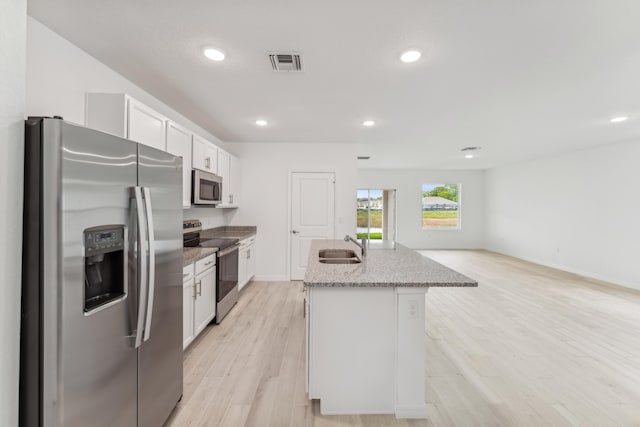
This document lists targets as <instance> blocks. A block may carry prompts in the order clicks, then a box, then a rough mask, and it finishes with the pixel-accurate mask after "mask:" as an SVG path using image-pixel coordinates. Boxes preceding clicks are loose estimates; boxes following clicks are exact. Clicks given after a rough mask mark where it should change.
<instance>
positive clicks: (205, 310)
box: [182, 254, 216, 348]
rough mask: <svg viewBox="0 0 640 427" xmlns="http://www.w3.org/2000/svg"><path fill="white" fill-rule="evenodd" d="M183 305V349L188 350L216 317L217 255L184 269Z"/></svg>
mask: <svg viewBox="0 0 640 427" xmlns="http://www.w3.org/2000/svg"><path fill="white" fill-rule="evenodd" d="M182 304H183V311H182V316H183V318H182V322H183V323H182V338H183V342H182V347H183V348H187V346H188V345H189V344H191V342H192V341H193V340H194V339H195V338H196V337H197V336H198V334H200V332H202V331H203V330H204V328H206V327H207V325H208V324H209V323H210V322H211V321H212V320H213V318H214V317H215V316H216V254H213V255H209V256H207V257H205V258H203V259H201V260H198V261H196V262H195V263H193V264H189V265H188V266H185V267H184V270H183V290H182Z"/></svg>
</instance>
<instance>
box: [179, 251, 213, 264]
mask: <svg viewBox="0 0 640 427" xmlns="http://www.w3.org/2000/svg"><path fill="white" fill-rule="evenodd" d="M216 252H218V248H201V247H195V248H183V249H182V266H183V267H185V266H187V265H189V264H191V263H193V262H196V261H198V260H200V259H202V258H204V257H206V256H209V255H211V254H215V253H216Z"/></svg>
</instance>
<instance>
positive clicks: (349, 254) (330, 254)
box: [318, 249, 357, 264]
mask: <svg viewBox="0 0 640 427" xmlns="http://www.w3.org/2000/svg"><path fill="white" fill-rule="evenodd" d="M318 256H319V257H320V258H356V257H357V255H356V253H355V252H354V251H352V250H351V249H321V250H320V251H319V252H318ZM321 262H322V261H321ZM336 264H340V263H336ZM342 264H347V263H342Z"/></svg>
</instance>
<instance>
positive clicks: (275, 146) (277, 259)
mask: <svg viewBox="0 0 640 427" xmlns="http://www.w3.org/2000/svg"><path fill="white" fill-rule="evenodd" d="M235 145H236V147H235V149H236V152H237V153H238V156H239V157H240V158H241V159H242V187H241V192H240V195H241V200H240V206H241V207H240V209H238V211H237V213H236V214H235V216H234V217H233V219H232V221H231V224H232V225H257V226H258V237H257V240H256V244H257V246H256V251H255V253H256V278H257V279H260V280H285V279H286V278H287V277H288V276H289V273H288V269H287V265H288V263H287V256H286V255H287V250H288V244H289V227H288V209H289V193H288V186H289V171H313V172H319V171H334V172H336V205H335V209H336V235H337V236H343V235H345V234H347V233H351V234H353V232H354V230H355V227H356V215H355V212H356V187H357V185H356V184H357V164H356V162H357V160H356V156H357V154H356V148H355V144H332V143H313V144H298V143H238V144H235Z"/></svg>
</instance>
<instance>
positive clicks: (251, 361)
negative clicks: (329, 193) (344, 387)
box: [167, 251, 640, 427]
mask: <svg viewBox="0 0 640 427" xmlns="http://www.w3.org/2000/svg"><path fill="white" fill-rule="evenodd" d="M424 253H425V254H427V255H428V256H430V257H431V258H433V259H435V260H436V261H439V262H441V263H443V264H445V265H448V266H450V267H452V268H454V269H456V270H458V271H460V272H462V273H464V274H467V275H469V276H470V277H473V278H475V279H477V280H478V281H479V282H480V287H479V288H466V289H459V288H432V289H430V290H429V292H428V293H427V320H426V343H427V357H428V359H427V360H428V363H427V368H426V369H427V384H426V387H427V400H428V411H429V419H428V420H396V419H395V418H394V417H393V416H321V415H320V414H319V411H318V407H317V402H313V403H312V402H310V401H308V400H307V398H306V394H305V392H304V319H303V317H302V315H303V297H304V294H303V293H302V286H301V284H300V282H254V283H251V284H250V285H249V286H248V287H247V288H245V289H244V290H243V291H242V293H241V298H240V302H239V303H238V305H237V306H236V307H235V308H234V309H233V310H232V312H231V313H230V314H229V317H227V318H226V319H225V321H224V322H223V323H222V324H221V325H218V326H210V327H208V328H207V329H206V330H205V331H204V332H203V334H202V335H201V336H200V337H199V338H198V339H197V340H196V341H195V342H194V343H193V344H192V345H191V347H190V348H189V349H188V350H187V352H186V353H185V359H184V397H183V399H182V402H181V403H180V404H179V405H178V408H177V409H176V411H174V414H173V416H172V418H171V419H170V420H169V422H168V423H167V425H168V426H171V427H177V426H219V425H220V426H233V427H236V426H237V427H241V426H260V427H263V426H264V427H268V426H273V427H280V426H296V427H297V426H317V427H325V426H327V427H328V426H331V427H333V426H405V427H406V426H434V425H438V426H485V425H486V426H598V427H602V426H618V425H620V426H640V293H639V292H634V291H627V290H625V289H622V288H617V287H611V286H607V285H606V284H601V283H598V282H596V281H592V280H588V279H585V278H581V277H579V276H575V275H572V274H568V273H564V272H559V271H557V270H552V269H548V268H544V267H540V266H537V265H534V264H530V263H526V262H522V261H519V260H516V259H513V258H509V257H505V256H500V255H496V254H493V253H489V252H484V251H425V252H424Z"/></svg>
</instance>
